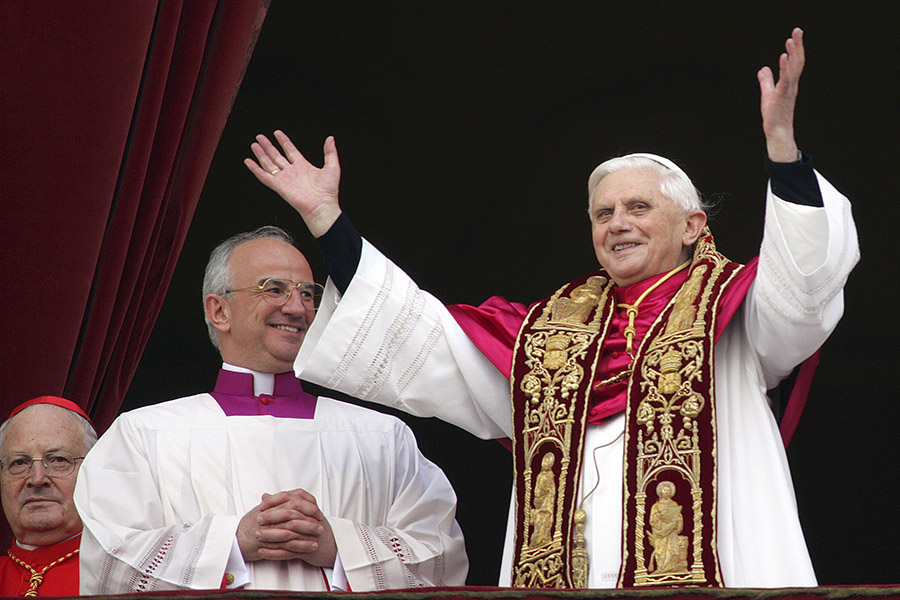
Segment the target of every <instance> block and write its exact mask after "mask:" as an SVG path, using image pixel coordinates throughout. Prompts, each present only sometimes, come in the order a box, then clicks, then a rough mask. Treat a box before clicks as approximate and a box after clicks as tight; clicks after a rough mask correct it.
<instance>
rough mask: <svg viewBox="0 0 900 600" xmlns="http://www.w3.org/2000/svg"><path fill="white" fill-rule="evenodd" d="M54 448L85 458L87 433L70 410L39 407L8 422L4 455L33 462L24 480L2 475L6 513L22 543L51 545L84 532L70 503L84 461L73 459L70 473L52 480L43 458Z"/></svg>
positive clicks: (0, 453) (0, 450)
mask: <svg viewBox="0 0 900 600" xmlns="http://www.w3.org/2000/svg"><path fill="white" fill-rule="evenodd" d="M54 450H60V451H65V452H68V453H69V454H71V455H73V456H84V455H85V451H86V448H85V446H84V430H83V429H82V428H81V426H80V425H79V424H78V420H77V417H76V416H75V414H74V413H73V412H72V411H70V410H67V409H65V408H61V407H59V406H52V405H47V404H38V405H35V406H31V407H29V408H26V409H25V410H23V411H22V412H21V413H19V414H18V415H16V417H15V418H14V419H13V421H12V422H11V423H10V424H9V427H8V429H7V431H6V436H5V437H4V439H3V446H2V448H0V456H6V455H7V454H10V453H13V452H16V453H23V454H28V455H30V456H32V457H33V458H34V463H33V464H32V466H31V472H30V473H29V474H28V475H27V476H26V477H23V478H21V479H14V478H11V477H9V476H7V475H6V474H5V473H3V474H0V495H2V499H3V512H4V513H5V514H6V520H7V521H9V526H10V528H11V529H12V531H13V534H14V535H15V536H16V539H17V540H18V541H19V542H21V543H23V544H32V545H35V546H47V545H49V544H55V543H56V542H60V541H62V540H65V539H67V538H70V537H72V536H73V535H75V534H76V533H78V532H79V531H81V519H80V518H79V517H78V512H77V511H76V510H75V503H74V501H73V500H72V494H73V493H74V491H75V478H76V476H77V475H78V470H79V468H80V467H81V461H80V460H78V461H75V465H76V466H75V472H74V473H72V474H71V475H68V476H66V477H58V476H54V477H51V476H49V475H48V474H47V471H46V470H44V465H43V464H41V461H40V460H39V459H40V457H42V456H44V455H45V454H46V453H48V452H51V451H54Z"/></svg>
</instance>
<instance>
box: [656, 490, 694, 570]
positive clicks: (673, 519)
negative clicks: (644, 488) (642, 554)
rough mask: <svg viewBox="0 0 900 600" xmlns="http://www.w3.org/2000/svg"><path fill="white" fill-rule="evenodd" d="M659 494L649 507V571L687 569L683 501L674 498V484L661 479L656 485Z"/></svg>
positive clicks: (686, 541) (686, 540)
mask: <svg viewBox="0 0 900 600" xmlns="http://www.w3.org/2000/svg"><path fill="white" fill-rule="evenodd" d="M656 495H657V496H659V500H657V501H656V502H655V503H654V504H653V507H652V508H651V509H650V527H651V530H650V531H648V532H647V539H648V540H649V541H650V545H651V546H653V554H651V555H650V561H649V563H648V564H647V567H648V571H649V572H650V573H653V574H654V575H661V574H664V573H684V572H687V566H688V565H687V550H688V539H687V536H685V535H681V530H682V529H683V528H684V519H683V517H682V515H681V505H680V504H678V503H677V502H675V501H674V500H672V496H674V495H675V484H674V483H672V482H671V481H663V482H660V483H659V485H657V486H656Z"/></svg>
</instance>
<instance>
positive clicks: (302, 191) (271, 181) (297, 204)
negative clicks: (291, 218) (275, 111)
mask: <svg viewBox="0 0 900 600" xmlns="http://www.w3.org/2000/svg"><path fill="white" fill-rule="evenodd" d="M275 140H276V141H277V142H278V144H279V146H281V149H280V150H279V149H278V148H277V147H276V146H275V144H273V143H272V142H271V141H270V140H269V138H267V137H266V136H264V135H262V134H260V135H258V136H256V141H255V142H253V144H251V145H250V149H251V150H252V151H253V155H254V156H255V157H256V160H253V159H252V158H246V159H244V164H245V165H246V166H247V168H248V169H250V172H251V173H253V174H254V175H255V176H256V178H257V179H258V180H259V181H260V182H262V183H263V185H265V186H266V187H268V188H270V189H272V190H273V191H275V192H276V193H277V194H278V195H279V196H281V197H282V198H284V199H285V201H287V203H288V204H290V205H291V206H293V207H294V209H295V210H296V211H297V212H299V213H300V216H301V217H303V221H304V222H305V223H306V226H307V227H308V228H309V231H310V233H312V234H313V236H315V237H319V236H321V235H322V234H324V233H325V232H327V231H328V229H329V228H330V227H331V226H332V224H334V222H335V220H337V218H338V216H339V215H340V214H341V207H340V202H339V201H338V188H339V186H340V182H341V165H340V162H339V160H338V153H337V146H336V145H335V143H334V138H333V137H332V136H328V138H327V139H326V140H325V147H324V151H325V164H324V165H323V166H322V167H321V168H319V167H316V166H315V165H313V164H312V163H310V162H309V161H308V160H306V157H304V156H303V154H302V153H301V152H300V151H299V150H297V147H296V146H294V144H293V142H291V139H290V138H289V137H288V136H287V135H286V134H285V133H284V132H283V131H276V132H275Z"/></svg>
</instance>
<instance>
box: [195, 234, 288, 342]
mask: <svg viewBox="0 0 900 600" xmlns="http://www.w3.org/2000/svg"><path fill="white" fill-rule="evenodd" d="M264 238H274V239H276V240H281V241H283V242H287V243H288V244H290V245H291V246H293V245H294V237H293V236H292V235H291V234H289V233H288V232H287V231H285V230H284V229H282V228H281V227H275V226H274V225H264V226H263V227H260V228H259V229H254V230H253V231H245V232H244V233H238V234H236V235H233V236H231V237H230V238H228V239H227V240H225V241H224V242H222V243H220V244H219V245H218V246H216V247H215V248H213V251H212V252H210V254H209V262H207V263H206V272H205V273H204V275H203V302H204V308H205V303H206V297H207V296H209V295H210V294H219V295H222V296H224V295H226V291H227V290H229V289H231V287H232V286H233V283H232V279H233V276H234V273H233V271H232V269H231V254H232V253H233V252H234V249H235V248H237V247H238V246H240V245H241V244H243V243H245V242H251V241H253V240H259V239H264ZM203 318H204V320H205V321H206V330H207V331H208V332H209V340H210V341H211V342H212V344H213V346H215V347H216V349H219V330H218V329H216V328H215V327H213V324H212V322H211V321H210V320H209V317H208V316H207V315H206V310H204V311H203Z"/></svg>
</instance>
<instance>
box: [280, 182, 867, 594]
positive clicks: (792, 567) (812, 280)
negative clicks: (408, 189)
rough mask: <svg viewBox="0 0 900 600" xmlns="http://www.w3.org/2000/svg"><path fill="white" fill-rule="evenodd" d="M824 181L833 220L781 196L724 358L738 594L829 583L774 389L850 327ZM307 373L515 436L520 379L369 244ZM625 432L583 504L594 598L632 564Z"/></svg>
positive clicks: (589, 483) (721, 375)
mask: <svg viewBox="0 0 900 600" xmlns="http://www.w3.org/2000/svg"><path fill="white" fill-rule="evenodd" d="M817 177H818V178H819V186H820V188H821V191H822V196H823V200H824V208H816V207H809V206H802V205H797V204H792V203H789V202H785V201H783V200H781V199H779V198H776V197H775V196H774V195H773V194H772V192H771V189H770V190H769V192H768V198H767V201H766V226H765V232H764V236H763V242H762V245H761V248H760V262H759V271H758V275H757V277H756V280H755V282H754V283H753V285H752V287H751V289H750V291H749V293H748V295H747V297H746V299H745V301H744V303H743V305H742V307H741V309H740V310H739V312H738V313H737V314H736V315H735V317H734V318H733V319H732V321H731V322H730V324H729V325H728V327H727V328H726V330H725V332H724V333H723V335H722V337H721V338H720V339H719V341H718V343H717V344H716V346H715V378H716V379H715V386H716V411H717V412H716V418H717V426H718V510H717V532H718V538H717V548H718V555H719V559H720V562H721V566H722V571H723V578H724V583H725V585H727V586H730V587H784V586H813V585H815V584H816V578H815V573H814V571H813V568H812V564H811V562H810V559H809V553H808V551H807V548H806V543H805V540H804V538H803V533H802V531H801V529H800V524H799V519H798V516H797V506H796V500H795V497H794V491H793V485H792V482H791V476H790V471H789V468H788V463H787V458H786V455H785V450H784V446H783V443H782V440H781V437H780V435H779V431H778V427H777V424H776V422H775V419H774V417H773V415H772V412H771V410H770V407H769V404H768V399H767V396H766V390H767V389H768V388H771V387H774V386H775V385H776V384H777V383H778V381H780V380H781V379H783V378H784V377H785V376H787V375H788V374H789V373H790V372H791V370H792V369H793V367H794V366H795V365H797V364H798V363H800V362H802V361H803V360H804V359H806V358H807V357H809V356H810V355H811V354H813V353H814V352H815V350H816V349H817V348H818V347H819V346H820V345H821V344H822V343H823V342H824V341H825V339H826V338H827V337H828V335H829V334H830V333H831V331H832V330H833V329H834V327H835V326H836V325H837V322H838V320H839V319H840V317H841V314H842V312H843V295H842V288H843V285H844V282H845V281H846V279H847V276H848V274H849V272H850V270H851V269H852V267H853V265H854V264H855V263H856V261H857V260H858V257H859V250H858V246H857V240H856V230H855V226H854V224H853V219H852V216H851V214H850V203H849V202H848V201H847V199H846V198H844V197H843V196H842V195H841V194H840V193H839V192H838V191H837V190H835V189H834V188H833V187H832V186H831V184H829V183H828V182H827V181H826V180H825V179H824V178H822V177H821V176H820V175H818V174H817ZM294 367H295V372H296V373H297V375H298V377H301V378H302V379H305V380H309V381H313V382H315V383H319V384H321V385H324V386H326V387H328V388H331V389H338V390H341V391H343V392H345V393H349V394H351V395H353V396H355V397H357V398H361V399H363V400H367V401H372V402H377V403H380V404H385V405H388V406H392V407H395V408H398V409H400V410H404V411H407V412H410V413H412V414H415V415H420V416H436V417H439V418H441V419H443V420H445V421H448V422H450V423H453V424H455V425H458V426H459V427H462V428H463V429H466V430H468V431H470V432H471V433H473V434H475V435H477V436H479V437H483V438H499V437H511V436H512V431H511V427H512V423H511V413H510V399H509V397H510V395H509V394H510V392H509V381H508V379H506V377H505V376H504V375H502V374H501V373H500V372H499V371H498V370H497V369H496V368H495V367H494V366H493V365H492V364H491V363H490V362H489V361H488V360H487V358H485V357H484V355H483V354H481V352H480V351H479V350H478V349H477V348H476V347H475V345H474V344H473V343H472V342H471V340H469V338H468V337H467V336H466V334H465V333H464V332H463V331H462V329H461V328H460V327H459V325H458V324H457V323H456V321H455V320H454V319H453V317H452V316H451V315H450V313H449V312H448V311H447V310H446V308H445V307H444V306H443V305H442V304H441V302H439V301H438V300H437V299H435V298H434V297H432V296H431V295H429V294H427V293H425V292H422V291H421V290H419V288H418V287H417V286H416V285H415V283H413V282H412V281H411V280H410V279H409V277H408V276H407V275H406V274H405V273H403V271H401V270H400V269H399V268H397V267H396V266H395V265H393V264H392V263H390V262H389V261H388V260H387V259H386V258H384V257H383V256H382V255H381V254H380V253H379V252H378V251H377V250H375V249H374V248H373V247H372V246H371V245H369V244H368V243H365V244H364V247H363V252H362V257H361V261H360V264H359V267H358V270H357V272H356V275H355V276H354V278H353V279H352V281H351V283H350V285H349V287H348V288H347V290H346V293H345V294H343V296H341V295H340V294H339V293H337V290H336V289H335V287H334V286H333V284H332V283H331V282H329V285H328V286H327V289H326V297H325V298H324V299H323V302H322V307H321V308H320V309H319V311H318V314H317V316H316V320H315V321H314V322H313V324H312V327H311V328H310V330H309V332H308V333H307V335H306V338H305V340H304V344H303V347H302V348H301V349H300V353H299V354H298V356H297V360H296V362H295V365H294ZM623 427H624V418H623V416H622V415H621V414H620V415H618V416H617V417H614V418H612V419H609V420H608V421H607V422H605V423H604V424H602V425H589V426H588V427H587V433H586V443H585V457H584V469H583V473H582V481H581V487H580V491H579V494H580V495H581V496H582V497H584V496H585V495H588V494H589V492H590V494H589V495H588V497H587V500H586V502H585V510H586V512H587V515H588V516H587V526H586V538H587V550H588V555H589V559H590V572H589V585H590V587H615V585H616V577H617V574H618V571H619V567H620V565H621V539H622V460H623V450H624V445H623V440H622V437H621V433H622V431H623ZM598 474H599V484H597V485H596V488H595V484H596V483H597V478H598V477H597V475H598ZM592 489H593V492H591V491H590V490H592ZM512 518H513V512H512V511H511V514H510V521H511V520H512ZM513 531H514V529H513V528H512V523H511V522H510V526H509V527H508V531H507V540H506V546H505V549H504V562H503V566H502V569H501V579H500V583H501V585H508V584H509V581H510V573H511V556H512V543H511V542H512V533H513Z"/></svg>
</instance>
